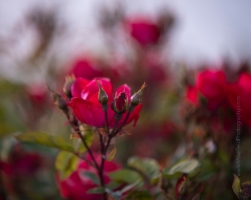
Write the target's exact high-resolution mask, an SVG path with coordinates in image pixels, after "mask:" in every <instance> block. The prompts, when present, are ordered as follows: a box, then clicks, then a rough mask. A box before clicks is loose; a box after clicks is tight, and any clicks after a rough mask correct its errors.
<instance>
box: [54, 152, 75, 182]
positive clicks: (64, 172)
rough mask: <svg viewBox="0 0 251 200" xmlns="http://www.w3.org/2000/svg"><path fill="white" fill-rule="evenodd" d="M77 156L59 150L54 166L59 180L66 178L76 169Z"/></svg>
mask: <svg viewBox="0 0 251 200" xmlns="http://www.w3.org/2000/svg"><path fill="white" fill-rule="evenodd" d="M78 160H79V158H78V157H77V156H75V155H74V154H72V153H69V152H67V151H61V152H60V153H59V154H58V155H57V158H56V160H55V168H56V169H57V170H58V171H59V174H60V178H61V180H64V179H66V178H67V177H68V176H70V175H71V174H72V172H74V171H75V170H76V169H77V165H78Z"/></svg>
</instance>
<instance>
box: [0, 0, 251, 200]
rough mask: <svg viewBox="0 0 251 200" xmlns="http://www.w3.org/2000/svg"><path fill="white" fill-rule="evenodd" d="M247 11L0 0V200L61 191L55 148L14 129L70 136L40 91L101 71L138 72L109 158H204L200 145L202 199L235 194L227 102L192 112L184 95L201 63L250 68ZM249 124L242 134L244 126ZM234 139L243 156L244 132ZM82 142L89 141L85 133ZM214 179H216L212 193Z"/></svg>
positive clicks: (229, 70) (216, 4)
mask: <svg viewBox="0 0 251 200" xmlns="http://www.w3.org/2000/svg"><path fill="white" fill-rule="evenodd" d="M249 19H251V2H250V1H234V0H221V1H217V0H213V1H212V0H204V1H200V0H194V1H181V0H175V1H174V0H156V1H154V2H153V1H151V0H144V1H142V0H140V1H137V2H133V1H130V0H125V1H119V0H105V1H101V0H92V1H81V0H75V1H66V0H64V1H62V0H61V1H59V0H54V1H49V0H44V1H38V0H26V1H20V0H8V1H7V0H0V95H1V98H0V169H1V170H2V173H1V176H0V177H1V178H0V200H5V199H8V200H9V199H10V200H12V199H13V200H16V199H17V200H19V199H20V200H23V199H24V200H26V199H63V197H62V192H61V195H60V187H59V186H58V185H59V180H58V179H57V178H56V175H55V174H56V171H57V170H59V169H55V167H54V163H55V159H56V156H57V154H58V150H54V149H50V148H47V147H43V146H40V145H35V144H27V143H21V142H18V141H17V140H16V139H15V138H14V137H13V136H15V135H17V134H20V133H24V132H35V131H44V132H48V133H49V134H51V135H60V136H63V137H64V138H65V139H66V140H69V137H70V136H69V135H70V133H71V130H70V128H69V126H67V124H66V123H65V121H66V118H65V116H64V115H63V114H62V112H61V111H60V110H59V109H58V108H57V107H56V106H55V105H53V100H52V97H51V95H50V92H49V91H48V86H49V87H50V88H51V89H53V90H55V91H56V92H58V93H60V94H63V93H64V91H63V86H64V82H65V77H66V76H69V75H74V76H75V77H76V78H77V77H83V78H86V79H88V80H91V79H93V78H95V77H109V78H110V79H111V81H112V82H113V85H114V89H115V88H116V87H117V86H119V85H120V84H123V83H127V84H128V85H129V86H130V87H131V89H132V92H135V91H137V90H138V89H139V88H140V86H141V85H142V84H143V82H146V83H147V85H148V86H147V88H146V90H145V96H144V100H143V102H144V103H143V109H142V112H141V117H140V120H139V121H138V124H137V126H136V127H133V126H128V127H126V130H125V136H124V137H121V138H119V139H117V143H118V147H117V148H118V150H117V154H116V157H115V160H116V162H119V163H121V164H122V165H125V163H126V161H127V159H128V158H129V157H130V156H132V155H137V156H139V157H142V158H145V157H151V158H154V159H156V160H157V162H158V163H159V165H160V168H164V167H166V166H170V165H171V164H173V163H174V162H175V161H177V160H178V159H180V158H182V157H183V156H184V155H189V156H191V155H192V156H197V157H198V158H200V159H202V162H203V161H204V160H203V159H204V157H203V156H201V155H204V154H203V153H201V152H204V151H205V152H206V153H207V154H206V155H207V156H208V153H209V157H210V156H211V157H210V159H209V160H210V162H211V161H212V163H210V162H209V160H206V161H208V162H209V163H210V166H209V167H208V165H205V166H204V167H205V168H207V167H208V168H210V167H212V166H216V165H217V167H215V168H213V167H212V168H210V170H208V171H207V170H206V172H207V173H208V174H206V175H205V174H204V175H205V177H206V178H205V177H203V178H201V179H200V181H202V182H203V181H204V182H203V184H205V187H204V188H206V189H205V191H204V192H203V193H202V197H203V199H208V200H209V199H215V198H216V197H217V198H218V197H219V198H220V199H226V200H229V199H235V198H234V194H233V192H232V189H231V183H232V178H233V177H232V174H233V173H234V171H236V166H235V165H234V164H233V163H234V159H235V152H234V150H233V149H234V147H235V146H234V145H235V144H236V143H235V141H234V137H235V135H234V134H235V127H233V126H234V125H236V124H235V123H236V120H235V119H236V117H235V114H234V109H232V108H230V107H231V106H229V107H228V108H226V109H227V112H226V110H225V107H224V109H223V110H221V109H222V108H220V109H218V107H217V111H215V110H213V111H212V110H210V109H211V108H210V109H209V111H208V110H207V109H206V108H205V107H199V108H198V110H199V113H196V114H194V113H195V112H194V110H193V109H194V107H193V106H195V105H193V106H191V105H190V104H188V102H187V100H191V98H190V96H189V95H190V94H191V93H189V91H190V90H189V89H190V86H194V85H195V84H196V80H197V79H196V74H197V72H198V71H199V70H202V69H218V70H222V71H224V74H226V79H227V80H228V81H229V82H232V83H234V82H237V80H238V77H239V75H240V74H241V73H243V72H247V73H248V72H249V71H250V58H251V24H250V20H249ZM212 79H213V78H212ZM218 79H220V78H218ZM208 82H209V83H210V82H211V79H209V81H208ZM216 86H218V85H217V84H216ZM196 98H197V97H196ZM190 103H191V102H190ZM221 103H222V102H221ZM245 103H246V102H245ZM243 105H244V104H243ZM245 105H246V104H245ZM195 107H196V106H195ZM196 109H197V108H196ZM205 109H206V110H205ZM229 110H230V111H229ZM228 111H229V113H230V114H229V113H228ZM222 112H225V113H227V116H228V114H229V116H230V117H229V118H231V119H229V121H230V123H229V121H228V123H227V126H228V129H225V124H224V123H225V121H224V122H223V121H222V119H223V118H224V120H225V115H223V117H222V118H220V119H218V118H217V117H218V116H221V114H222ZM247 115H248V116H251V115H249V114H247ZM215 116H217V117H215ZM212 119H213V120H212ZM214 120H215V121H214ZM217 120H218V121H217ZM231 120H233V121H234V122H233V121H231ZM218 122H220V123H218ZM210 123H214V125H213V127H214V128H215V129H214V128H213V129H214V130H211V129H210V128H211V127H210ZM219 124H220V125H219ZM229 124H230V125H229ZM243 126H244V125H243ZM249 127H250V124H248V123H247V125H245V126H244V129H243V130H244V136H250V128H249ZM218 133H219V135H220V136H219V135H218V136H217V137H216V136H215V134H218ZM189 134H191V135H193V137H195V140H196V142H192V141H191V138H190V139H189ZM248 134H249V135H248ZM194 135H195V136H194ZM214 136H215V137H214ZM191 137H192V136H191ZM243 142H244V144H243V146H242V148H243V155H245V156H244V157H245V158H247V157H248V155H250V151H248V143H249V142H251V141H250V137H249V139H248V140H245V141H244V140H243ZM191 144H193V145H191ZM229 144H232V146H231V145H229ZM249 144H250V143H249ZM190 146H193V148H191V149H192V150H191V149H190ZM221 147H222V148H221ZM92 148H93V150H94V151H98V148H97V144H96V143H95V142H93V144H92ZM201 149H203V151H202V150H201ZM215 149H216V150H215ZM229 152H231V153H229ZM215 155H216V157H217V156H218V155H219V157H220V161H219V162H218V160H217V159H216V158H215V157H214V156H215ZM200 156H201V157H200ZM208 162H206V163H208ZM219 163H220V164H219ZM250 167H251V163H250V161H249V160H248V159H247V160H245V159H243V160H242V172H243V174H244V175H242V176H243V177H245V174H246V175H248V176H249V177H250ZM208 168H207V169H208ZM217 173H218V174H221V176H218V175H217ZM215 174H216V175H215ZM248 176H246V177H248ZM217 177H220V178H219V180H218V179H217ZM216 182H218V186H219V185H220V187H218V188H221V189H220V190H219V191H218V190H215V192H212V191H214V187H213V186H215V183H216ZM31 186H32V187H31ZM216 186H217V185H216ZM216 186H215V188H217V187H216ZM208 194H210V195H208ZM63 196H64V195H63ZM64 197H65V196H64ZM65 199H74V198H66V197H65ZM160 199H161V198H160Z"/></svg>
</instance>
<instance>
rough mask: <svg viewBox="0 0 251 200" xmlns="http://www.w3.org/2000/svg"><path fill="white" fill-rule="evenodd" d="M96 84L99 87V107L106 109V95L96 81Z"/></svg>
mask: <svg viewBox="0 0 251 200" xmlns="http://www.w3.org/2000/svg"><path fill="white" fill-rule="evenodd" d="M97 84H98V87H99V91H98V101H99V103H100V104H101V105H103V108H106V105H107V103H108V95H107V93H106V92H105V90H104V89H103V87H102V86H101V85H100V83H99V82H98V81H97Z"/></svg>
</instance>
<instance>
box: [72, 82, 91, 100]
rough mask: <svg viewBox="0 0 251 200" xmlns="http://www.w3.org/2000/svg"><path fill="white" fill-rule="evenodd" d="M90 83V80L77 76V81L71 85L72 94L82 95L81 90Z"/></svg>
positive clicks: (75, 95) (74, 95)
mask: <svg viewBox="0 0 251 200" xmlns="http://www.w3.org/2000/svg"><path fill="white" fill-rule="evenodd" d="M88 83H89V81H88V80H86V79H84V78H77V79H76V81H75V82H74V83H73V84H72V86H71V93H72V96H73V97H81V92H82V90H83V89H84V88H85V86H86V85H87V84H88Z"/></svg>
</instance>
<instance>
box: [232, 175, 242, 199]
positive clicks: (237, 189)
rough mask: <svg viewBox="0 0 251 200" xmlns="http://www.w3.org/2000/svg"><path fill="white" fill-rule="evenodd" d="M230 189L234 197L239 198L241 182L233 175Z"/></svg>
mask: <svg viewBox="0 0 251 200" xmlns="http://www.w3.org/2000/svg"><path fill="white" fill-rule="evenodd" d="M232 188H233V191H234V193H235V194H236V196H237V197H238V198H239V194H240V192H241V182H240V179H239V177H238V176H236V175H235V174H234V182H233V184H232Z"/></svg>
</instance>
